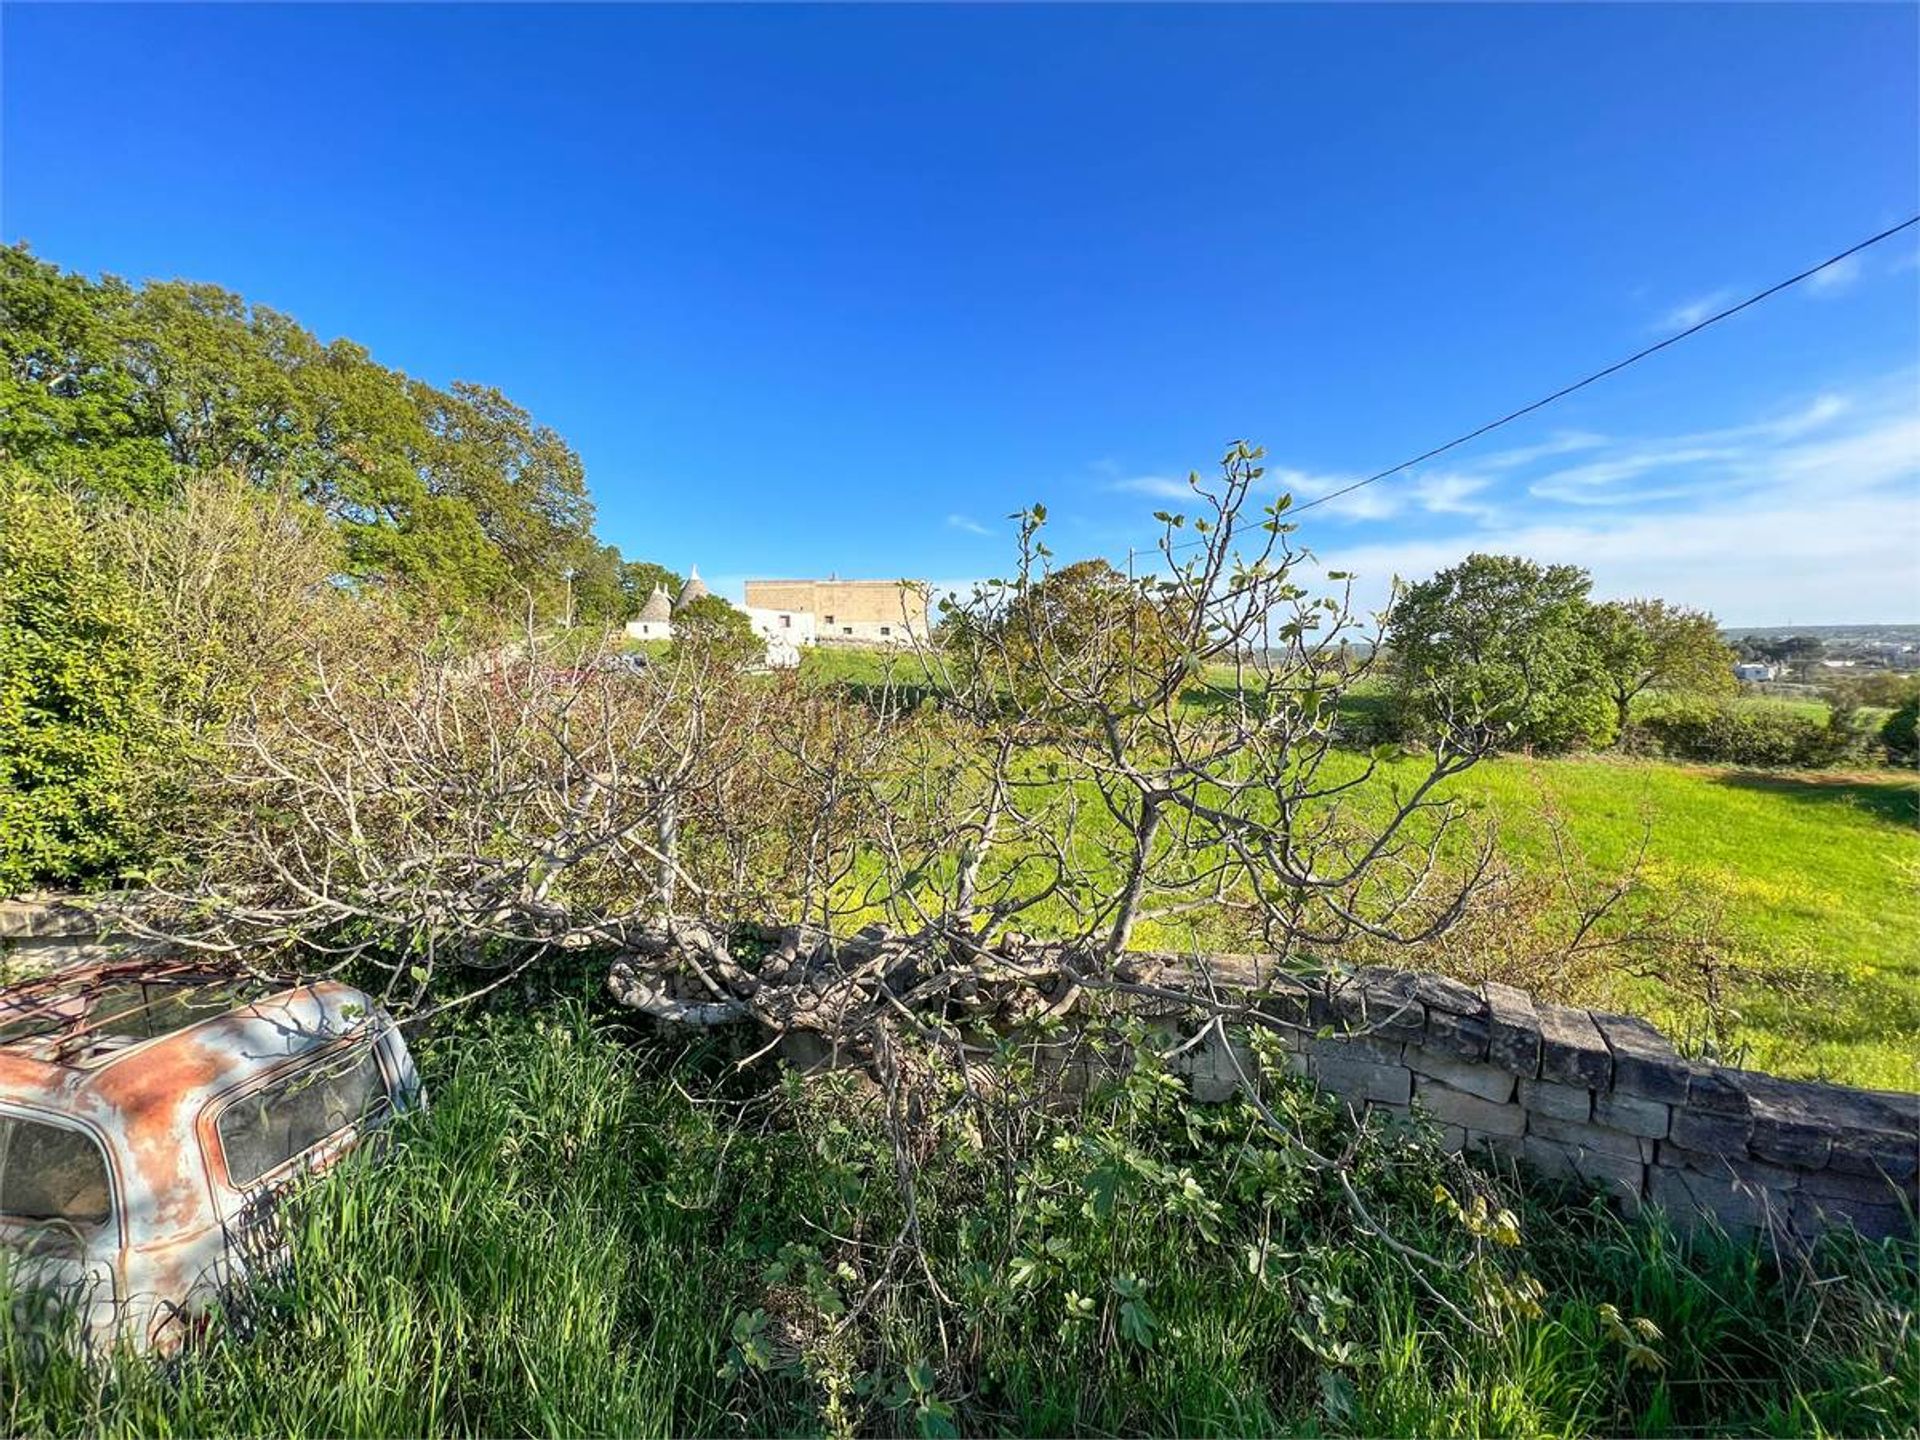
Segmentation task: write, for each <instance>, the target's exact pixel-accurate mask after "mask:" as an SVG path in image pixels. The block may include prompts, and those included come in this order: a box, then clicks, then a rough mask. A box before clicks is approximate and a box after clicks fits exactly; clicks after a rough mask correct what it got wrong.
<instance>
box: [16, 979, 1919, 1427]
mask: <svg viewBox="0 0 1920 1440" xmlns="http://www.w3.org/2000/svg"><path fill="white" fill-rule="evenodd" d="M422 1059H423V1062H424V1064H425V1066H426V1073H427V1079H428V1083H429V1085H430V1086H431V1087H432V1091H433V1099H434V1105H433V1109H432V1110H431V1111H430V1112H429V1113H428V1114H426V1115H425V1116H422V1117H416V1118H415V1119H413V1120H410V1121H409V1122H407V1124H406V1125H405V1126H404V1127H403V1128H402V1129H401V1131H400V1132H399V1134H398V1135H397V1137H396V1143H395V1144H394V1145H393V1147H392V1148H391V1150H390V1151H389V1153H388V1155H387V1157H386V1159H385V1161H384V1163H382V1164H380V1165H379V1166H368V1165H363V1164H355V1165H351V1166H349V1167H348V1168H347V1169H346V1170H344V1171H342V1172H339V1173H337V1174H336V1175H335V1176H333V1177H331V1178H330V1179H329V1180H327V1181H326V1182H325V1183H323V1184H322V1185H320V1186H318V1187H316V1188H315V1190H314V1191H313V1192H312V1193H311V1194H310V1195H309V1196H308V1198H307V1199H306V1201H305V1202H304V1203H303V1205H302V1206H301V1208H300V1212H299V1221H298V1224H297V1227H296V1230H295V1233H294V1236H293V1257H292V1264H291V1268H290V1271H289V1272H288V1274H287V1276H286V1277H285V1279H284V1280H283V1281H282V1282H281V1283H279V1284H275V1285H271V1286H266V1287H262V1288H261V1289H259V1290H257V1291H256V1292H255V1293H254V1296H253V1299H252V1302H251V1304H250V1306H249V1308H248V1310H247V1312H246V1313H245V1315H244V1317H242V1319H243V1323H244V1326H245V1328H247V1329H248V1330H249V1332H250V1333H249V1334H248V1335H246V1336H245V1338H242V1337H241V1336H239V1335H220V1334H216V1335H215V1336H214V1337H212V1339H211V1340H210V1341H208V1342H205V1343H203V1344H201V1345H200V1346H198V1347H197V1348H195V1349H194V1350H192V1351H191V1352H190V1353H188V1354H187V1355H186V1356H184V1357H182V1358H181V1359H180V1360H179V1361H177V1362H174V1363H166V1362H158V1361H144V1360H137V1359H132V1358H129V1357H122V1358H121V1359H120V1360H118V1361H117V1362H116V1363H115V1364H113V1365H112V1366H110V1367H108V1368H104V1369H98V1370H90V1369H87V1368H85V1367H83V1366H81V1365H80V1364H78V1363H77V1362H76V1361H74V1360H73V1359H72V1358H70V1357H68V1356H65V1355H62V1354H58V1353H55V1354H51V1355H50V1354H48V1353H47V1352H46V1351H45V1350H44V1349H43V1348H40V1347H38V1346H36V1345H35V1343H34V1342H33V1340H31V1339H30V1338H28V1337H26V1336H24V1335H22V1334H21V1332H19V1331H17V1330H16V1331H14V1332H11V1333H10V1334H9V1335H8V1336H7V1337H6V1338H5V1339H4V1340H0V1345H3V1346H4V1349H0V1427H3V1428H4V1429H5V1430H6V1431H7V1433H9V1434H16V1435H41V1434H63V1435H78V1434H87V1435H98V1436H115V1435H126V1436H132V1435H151V1434H267V1433H271V1434H286V1435H317V1434H327V1435H391V1434H409V1435H431V1434H447V1433H462V1434H491V1435H504V1434H579V1433H612V1434H674V1435H683V1434H707V1435H714V1434H718V1435H725V1434H740V1435H761V1434H785V1433H820V1432H827V1433H862V1434H913V1433H918V1434H924V1435H943V1434H955V1433H960V1434H979V1433H1001V1434H1021V1435H1041V1434H1088V1435H1101V1434H1116V1433H1153V1434H1168V1433H1180V1434H1230V1435H1252V1434H1282V1433H1284V1434H1299V1433H1332V1434H1354V1435H1394V1434H1421V1435H1432V1434H1485V1435H1503V1434H1504V1435H1542V1434H1563V1435H1576V1434H1596V1433H1599V1434H1609V1433H1613V1434H1618V1433H1637V1434H1655V1433H1694V1434H1783V1435H1785V1434H1807V1433H1813V1432H1819V1433H1828V1434H1846V1435H1870V1434H1894V1433H1899V1432H1901V1431H1903V1430H1904V1429H1905V1428H1907V1427H1908V1426H1909V1425H1910V1423H1911V1420H1912V1416H1913V1414H1914V1413H1915V1407H1916V1405H1920V1391H1917V1390H1916V1386H1917V1385H1920V1349H1917V1348H1916V1346H1917V1344H1920V1338H1917V1337H1916V1332H1915V1328H1914V1322H1913V1315H1912V1310H1911V1293H1910V1292H1911V1269H1910V1267H1911V1265H1912V1264H1913V1256H1912V1254H1911V1252H1910V1251H1908V1252H1903V1251H1901V1250H1900V1249H1898V1248H1897V1247H1895V1246H1892V1245H1888V1246H1885V1247H1881V1248H1879V1249H1873V1248H1869V1247H1866V1246H1863V1245H1858V1244H1855V1243H1851V1242H1841V1241H1835V1242H1833V1243H1832V1244H1831V1245H1830V1246H1829V1247H1828V1248H1826V1249H1824V1250H1823V1251H1821V1252H1820V1253H1819V1254H1817V1255H1816V1256H1814V1257H1811V1259H1810V1260H1809V1261H1808V1262H1806V1264H1805V1265H1804V1266H1802V1265H1800V1264H1789V1265H1788V1267H1787V1268H1786V1269H1785V1270H1784V1271H1783V1270H1781V1269H1778V1268H1776V1266H1775V1263H1774V1261H1773V1259H1772V1257H1771V1256H1770V1255H1768V1254H1767V1253H1766V1252H1765V1251H1763V1250H1761V1249H1758V1248H1755V1247H1754V1246H1752V1245H1749V1244H1742V1243H1737V1242H1731V1241H1726V1240H1722V1239H1719V1238H1716V1237H1714V1236H1712V1235H1704V1234H1703V1235H1701V1236H1700V1237H1697V1238H1696V1239H1693V1240H1683V1239H1679V1238H1676V1237H1675V1236H1674V1235H1672V1234H1670V1233H1669V1232H1668V1231H1666V1230H1665V1229H1663V1228H1660V1227H1659V1226H1658V1225H1655V1224H1652V1223H1638V1222H1627V1221H1622V1220H1620V1219H1618V1218H1616V1217H1615V1216H1614V1215H1612V1214H1611V1213H1610V1212H1608V1211H1607V1210H1606V1209H1605V1208H1603V1207H1601V1206H1599V1205H1598V1204H1593V1205H1586V1204H1582V1203H1580V1202H1578V1201H1577V1200H1571V1199H1568V1198H1565V1197H1555V1196H1550V1195H1548V1194H1546V1193H1545V1192H1542V1193H1541V1194H1538V1195H1529V1194H1525V1193H1523V1192H1521V1191H1519V1190H1517V1189H1516V1188H1514V1185H1513V1183H1512V1182H1511V1181H1510V1180H1501V1179H1499V1178H1498V1177H1496V1176H1494V1175H1491V1174H1487V1173H1481V1172H1478V1171H1475V1170H1471V1169H1469V1168H1467V1167H1466V1166H1465V1165H1464V1164H1463V1163H1462V1162H1460V1161H1458V1160H1455V1159H1450V1158H1448V1157H1446V1156H1443V1155H1442V1154H1440V1153H1439V1152H1438V1151H1437V1150H1436V1149H1435V1148H1434V1146H1433V1145H1432V1144H1431V1142H1430V1141H1428V1140H1426V1139H1424V1138H1422V1137H1420V1136H1418V1135H1415V1134H1403V1133H1399V1132H1390V1131H1387V1130H1383V1129H1379V1128H1377V1122H1376V1125H1374V1126H1370V1128H1368V1129H1367V1130H1366V1131H1365V1132H1364V1133H1363V1134H1362V1133H1356V1132H1355V1130H1354V1128H1353V1126H1352V1124H1351V1122H1350V1121H1348V1120H1347V1119H1345V1118H1343V1117H1342V1116H1341V1115H1339V1114H1337V1113H1336V1112H1335V1111H1334V1110H1333V1109H1332V1108H1331V1107H1329V1106H1328V1105H1327V1104H1325V1103H1324V1102H1322V1101H1320V1100H1317V1099H1315V1098H1314V1097H1313V1096H1312V1095H1311V1094H1309V1093H1308V1092H1306V1091H1305V1090H1303V1089H1300V1088H1298V1087H1297V1086H1296V1084H1295V1082H1292V1081H1291V1080H1288V1079H1285V1078H1284V1077H1281V1076H1278V1075H1273V1074H1269V1075H1268V1077H1267V1079H1266V1081H1265V1082H1264V1085H1263V1089H1264V1092H1265V1094H1266V1096H1267V1098H1268V1100H1269V1102H1270V1103H1271V1104H1273V1105H1274V1106H1276V1107H1280V1108H1283V1109H1284V1110H1286V1111H1287V1113H1289V1114H1290V1115H1291V1116H1294V1117H1297V1119H1298V1120H1299V1122H1300V1123H1301V1124H1302V1126H1303V1127H1304V1130H1305V1133H1307V1134H1308V1135H1310V1136H1311V1137H1312V1138H1313V1140H1314V1141H1315V1142H1316V1143H1318V1144H1320V1145H1322V1146H1325V1147H1327V1148H1328V1149H1330V1150H1333V1151H1335V1152H1337V1153H1342V1154H1346V1155H1348V1156H1350V1168H1349V1170H1348V1172H1347V1173H1348V1174H1349V1175H1350V1176H1351V1177H1352V1179H1353V1181H1354V1183H1355V1184H1356V1185H1357V1186H1358V1187H1359V1188H1360V1190H1361V1192H1362V1193H1363V1194H1364V1195H1365V1196H1366V1198H1367V1200H1368V1203H1369V1205H1370V1206H1371V1207H1372V1213H1373V1214H1374V1215H1375V1217H1376V1218H1377V1219H1378V1220H1379V1221H1380V1222H1381V1223H1382V1224H1383V1225H1388V1226H1390V1227H1391V1228H1392V1230H1393V1232H1394V1233H1395V1234H1396V1235H1398V1236H1400V1237H1403V1238H1404V1239H1406V1240H1410V1241H1412V1242H1414V1243H1417V1244H1419V1245H1420V1246H1422V1247H1424V1248H1426V1249H1427V1250H1429V1251H1430V1252H1431V1253H1432V1254H1433V1255H1435V1256H1436V1257H1437V1258H1440V1259H1442V1260H1444V1262H1445V1264H1444V1266H1443V1267H1442V1268H1440V1269H1439V1270H1437V1271H1435V1272H1433V1284H1434V1286H1435V1288H1434V1290H1433V1291H1432V1292H1431V1293H1430V1292H1428V1291H1427V1290H1425V1289H1423V1288H1421V1286H1420V1285H1418V1284H1416V1283H1413V1282H1412V1281H1411V1280H1410V1278H1409V1274H1408V1271H1407V1269H1406V1268H1405V1265H1404V1263H1403V1262H1402V1261H1401V1260H1400V1258H1399V1257H1398V1256H1396V1255H1395V1254H1394V1253H1393V1252H1392V1251H1391V1250H1390V1249H1389V1248H1388V1245H1387V1243H1386V1242H1385V1241H1383V1240H1381V1239H1379V1238H1378V1237H1376V1236H1374V1235H1370V1234H1368V1233H1367V1232H1366V1230H1365V1229H1364V1227H1363V1226H1361V1225H1360V1224H1358V1223H1356V1221H1355V1220H1354V1218H1353V1214H1352V1211H1351V1210H1350V1209H1349V1208H1348V1207H1347V1206H1346V1205H1345V1204H1344V1203H1343V1202H1342V1200H1341V1198H1340V1196H1339V1193H1338V1187H1337V1185H1336V1183H1335V1180H1334V1179H1333V1177H1331V1176H1328V1175H1317V1174H1315V1173H1314V1172H1312V1171H1310V1170H1307V1169H1303V1168H1301V1167H1300V1166H1299V1165H1298V1164H1297V1163H1296V1158H1295V1157H1294V1155H1293V1154H1292V1152H1291V1151H1290V1149H1289V1148H1288V1147H1287V1146H1285V1145H1283V1144H1280V1143H1278V1142H1277V1141H1276V1140H1275V1139H1274V1138H1273V1136H1272V1134H1271V1132H1270V1131H1268V1130H1267V1129H1266V1127H1264V1126H1263V1125H1262V1123H1261V1122H1260V1120H1259V1119H1258V1117H1257V1116H1256V1115H1255V1114H1254V1113H1253V1112H1252V1111H1251V1110H1250V1109H1249V1108H1247V1107H1246V1106H1245V1105H1241V1104H1235V1105H1226V1106H1220V1107H1214V1108H1211V1109H1200V1108H1196V1107H1193V1106H1191V1105H1190V1104H1189V1103H1188V1102H1186V1100H1185V1099H1184V1098H1183V1096H1182V1093H1181V1088H1180V1087H1179V1085H1178V1084H1177V1083H1174V1082H1170V1081H1169V1080H1168V1079H1167V1077H1165V1076H1164V1075H1163V1074H1162V1073H1161V1072H1160V1071H1159V1070H1158V1068H1157V1067H1155V1066H1153V1065H1152V1064H1151V1063H1149V1064H1145V1065H1143V1066H1141V1067H1138V1068H1136V1069H1134V1070H1132V1071H1131V1072H1130V1073H1128V1074H1126V1075H1125V1076H1123V1077H1117V1078H1116V1079H1114V1080H1113V1081H1112V1082H1110V1083H1109V1084H1108V1085H1107V1086H1105V1087H1104V1088H1102V1089H1100V1090H1099V1091H1098V1092H1097V1093H1096V1094H1095V1095H1093V1096H1091V1097H1089V1099H1088V1100H1087V1101H1085V1102H1084V1103H1083V1104H1080V1105H1078V1106H1074V1107H1068V1108H1060V1107H1058V1106H1056V1107H1053V1108H1048V1107H1044V1106H1033V1105H1026V1104H1023V1103H1022V1102H1021V1096H1020V1093H1019V1091H1018V1090H1017V1089H1016V1090H1013V1091H1010V1092H1008V1093H1007V1094H1005V1095H1004V1097H1003V1098H1002V1100H1001V1101H1000V1103H999V1105H998V1106H997V1107H996V1110H995V1111H994V1113H993V1114H991V1115H989V1116H987V1117H986V1120H985V1124H986V1125H988V1126H991V1127H992V1128H991V1129H990V1131H986V1132H985V1133H988V1134H990V1135H991V1137H992V1139H993V1141H994V1142H995V1143H994V1144H993V1145H992V1146H991V1147H988V1146H985V1145H983V1144H982V1138H983V1129H982V1121H981V1119H980V1118H979V1117H975V1116H973V1115H971V1114H970V1113H969V1112H968V1111H967V1110H966V1109H965V1108H964V1107H963V1108H960V1109H956V1110H954V1111H951V1112H949V1113H946V1114H944V1115H941V1116H938V1117H936V1118H935V1120H934V1123H933V1126H932V1128H931V1129H930V1131H929V1134H928V1140H927V1143H926V1148H925V1149H924V1151H923V1153H922V1154H921V1156H920V1164H919V1168H918V1172H917V1188H916V1192H915V1194H916V1204H917V1207H918V1223H917V1234H918V1236H919V1238H920V1240H921V1242H922V1244H921V1250H920V1253H921V1254H922V1255H923V1256H924V1259H925V1268H924V1269H922V1268H920V1264H919V1262H918V1261H917V1260H914V1261H909V1260H908V1258H907V1254H906V1252H905V1251H902V1250H900V1248H899V1247H898V1246H897V1243H896V1241H897V1237H898V1236H899V1235H900V1234H901V1233H902V1228H903V1226H904V1225H905V1223H906V1220H907V1214H906V1211H905V1210H904V1208H903V1204H904V1202H903V1201H902V1198H901V1192H900V1190H899V1188H898V1187H897V1186H896V1184H895V1178H894V1173H893V1170H894V1164H895V1160H894V1156H893V1155H892V1153H891V1152H890V1151H889V1149H888V1148H887V1147H886V1146H885V1144H884V1143H882V1142H880V1141H879V1140H878V1139H877V1138H876V1137H877V1135H878V1133H879V1130H880V1128H881V1127H880V1125H879V1123H878V1117H877V1113H876V1112H879V1111H882V1110H884V1108H885V1105H886V1097H885V1093H884V1091H881V1090H876V1089H873V1088H870V1087H867V1086H864V1085H862V1084H860V1083H859V1082H857V1081H855V1080H854V1079H853V1077H852V1076H850V1075H846V1074H841V1075H838V1076H833V1077H827V1078H824V1079H818V1080H812V1081H799V1080H795V1079H793V1078H791V1077H789V1078H786V1079H784V1080H783V1079H778V1078H775V1077H773V1076H771V1075H770V1074H768V1073H766V1072H764V1071H761V1070H757V1069H756V1070H753V1071H749V1072H747V1073H745V1074H738V1073H736V1072H735V1071H734V1070H733V1067H732V1062H731V1057H730V1056H728V1055H726V1054H724V1053H720V1052H717V1051H715V1050H713V1049H712V1048H711V1047H708V1046H698V1047H695V1048H694V1049H693V1050H678V1049H673V1050H668V1051H664V1052H663V1051H660V1050H658V1049H656V1048H652V1047H651V1046H643V1047H642V1048H638V1049H636V1048H635V1047H634V1046H633V1045H632V1044H631V1042H630V1039H629V1038H627V1032H626V1028H625V1027H620V1028H619V1029H615V1030H609V1029H607V1028H605V1026H604V1025H602V1026H596V1025H594V1024H592V1023H590V1022H589V1020H588V1018H587V1015H586V1013H585V1012H584V1011H583V1010H581V1009H578V1008H562V1009H560V1010H558V1011H556V1012H553V1013H552V1014H551V1015H550V1016H549V1017H548V1018H546V1019H544V1020H543V1019H535V1018H532V1017H529V1016H527V1015H525V1014H522V1015H518V1016H501V1017H498V1018H496V1019H494V1020H492V1021H490V1022H488V1023H485V1024H482V1025H478V1026H477V1027H469V1028H466V1029H464V1030H462V1031H460V1032H458V1033H453V1032H443V1034H442V1035H441V1036H440V1037H439V1038H438V1039H437V1040H436V1041H435V1042H433V1043H431V1044H430V1045H428V1046H426V1047H424V1049H423V1054H422ZM1509 1212H1511V1213H1509ZM1516 1240H1517V1242H1518V1243H1510V1242H1513V1241H1516ZM890 1272H891V1273H892V1274H893V1275H894V1281H895V1283H892V1284H889V1285H886V1286H884V1287H879V1286H877V1285H876V1282H877V1281H878V1280H880V1279H881V1277H883V1276H885V1275H887V1274H889V1273H890Z"/></svg>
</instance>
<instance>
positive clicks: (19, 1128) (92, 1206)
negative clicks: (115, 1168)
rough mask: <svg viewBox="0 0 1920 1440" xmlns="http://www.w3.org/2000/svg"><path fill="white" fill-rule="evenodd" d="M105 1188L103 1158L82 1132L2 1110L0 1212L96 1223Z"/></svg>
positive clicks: (104, 1210)
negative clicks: (5, 1113) (7, 1113)
mask: <svg viewBox="0 0 1920 1440" xmlns="http://www.w3.org/2000/svg"><path fill="white" fill-rule="evenodd" d="M108 1193H109V1192H108V1188H107V1161H106V1157H105V1156H104V1155H102V1154H101V1153H100V1147H99V1146H98V1145H96V1144H94V1143H93V1141H92V1140H90V1139H88V1138H87V1136H86V1135H85V1134H83V1133H82V1132H81V1131H78V1130H72V1129H68V1128H67V1127H65V1126H62V1125H48V1124H45V1123H43V1122H42V1121H39V1120H25V1119H21V1118H20V1117H18V1116H14V1115H0V1214H4V1215H5V1216H6V1218H7V1219H9V1220H35V1221H43V1220H64V1221H67V1222H68V1223H70V1224H74V1225H98V1224H100V1223H101V1222H102V1221H103V1220H105V1219H106V1218H107V1215H108V1213H109V1210H110V1206H109V1204H108V1199H107V1196H108Z"/></svg>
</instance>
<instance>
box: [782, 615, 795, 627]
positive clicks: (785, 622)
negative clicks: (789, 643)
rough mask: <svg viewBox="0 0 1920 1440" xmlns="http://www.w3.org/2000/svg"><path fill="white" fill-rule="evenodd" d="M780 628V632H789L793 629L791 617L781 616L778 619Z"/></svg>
mask: <svg viewBox="0 0 1920 1440" xmlns="http://www.w3.org/2000/svg"><path fill="white" fill-rule="evenodd" d="M780 628H781V629H782V630H791V629H792V628H793V617H792V616H791V615H782V616H781V617H780Z"/></svg>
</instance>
